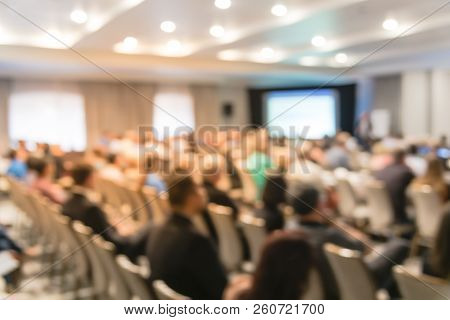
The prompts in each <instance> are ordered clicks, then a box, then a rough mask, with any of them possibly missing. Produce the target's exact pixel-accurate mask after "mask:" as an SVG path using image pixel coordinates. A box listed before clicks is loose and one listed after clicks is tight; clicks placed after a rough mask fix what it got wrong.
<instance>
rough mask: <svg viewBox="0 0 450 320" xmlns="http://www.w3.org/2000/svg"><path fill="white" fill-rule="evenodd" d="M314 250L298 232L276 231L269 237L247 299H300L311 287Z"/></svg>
mask: <svg viewBox="0 0 450 320" xmlns="http://www.w3.org/2000/svg"><path fill="white" fill-rule="evenodd" d="M312 266H313V251H312V249H311V247H310V245H309V243H308V241H307V239H306V237H305V236H304V235H303V234H302V233H300V232H297V231H280V232H274V233H272V235H271V236H270V237H269V238H268V239H267V241H266V243H265V245H264V247H263V249H262V254H261V259H260V262H259V264H258V266H257V268H256V271H255V274H254V281H253V285H252V287H251V289H250V290H249V291H248V292H246V293H245V294H244V298H245V299H255V300H263V299H264V300H272V299H276V300H280V299H281V300H297V299H299V298H301V297H302V295H303V294H304V293H305V292H306V290H307V288H308V278H309V272H310V270H311V268H312Z"/></svg>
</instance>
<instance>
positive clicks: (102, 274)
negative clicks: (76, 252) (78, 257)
mask: <svg viewBox="0 0 450 320" xmlns="http://www.w3.org/2000/svg"><path fill="white" fill-rule="evenodd" d="M72 228H73V230H74V231H75V235H76V236H77V238H78V241H79V243H80V249H82V250H84V252H85V253H86V256H87V257H88V260H89V265H90V270H91V279H92V287H93V294H94V296H95V297H96V298H98V299H107V298H109V292H108V288H109V283H108V281H109V279H108V275H107V273H106V271H105V269H104V267H103V264H102V261H101V259H100V257H99V256H98V254H97V252H96V249H95V248H94V244H93V243H92V241H93V239H92V237H93V233H92V229H91V228H89V227H87V226H85V225H84V224H82V223H81V222H79V221H74V222H73V223H72Z"/></svg>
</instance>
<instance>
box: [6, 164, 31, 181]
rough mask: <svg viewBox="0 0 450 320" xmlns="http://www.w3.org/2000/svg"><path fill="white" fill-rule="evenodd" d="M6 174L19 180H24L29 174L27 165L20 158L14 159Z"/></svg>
mask: <svg viewBox="0 0 450 320" xmlns="http://www.w3.org/2000/svg"><path fill="white" fill-rule="evenodd" d="M6 174H7V175H8V176H11V177H15V178H17V179H19V180H24V179H25V177H26V175H27V165H26V164H25V163H24V162H22V161H20V160H12V161H11V163H10V165H9V168H8V170H7V171H6Z"/></svg>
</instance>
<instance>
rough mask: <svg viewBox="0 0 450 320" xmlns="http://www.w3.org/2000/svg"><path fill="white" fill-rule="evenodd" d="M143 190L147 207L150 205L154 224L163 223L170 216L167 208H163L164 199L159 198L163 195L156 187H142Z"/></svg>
mask: <svg viewBox="0 0 450 320" xmlns="http://www.w3.org/2000/svg"><path fill="white" fill-rule="evenodd" d="M142 192H143V194H144V197H145V201H146V204H147V207H150V210H151V217H152V221H153V224H155V225H160V224H163V223H164V222H165V221H166V219H167V217H168V212H166V210H165V208H163V206H162V201H161V200H160V199H159V197H161V195H158V193H157V191H156V189H155V188H152V187H147V186H145V187H143V188H142Z"/></svg>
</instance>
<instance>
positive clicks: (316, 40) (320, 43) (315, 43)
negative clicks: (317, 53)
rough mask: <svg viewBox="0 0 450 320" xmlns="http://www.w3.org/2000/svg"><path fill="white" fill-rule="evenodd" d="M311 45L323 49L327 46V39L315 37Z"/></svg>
mask: <svg viewBox="0 0 450 320" xmlns="http://www.w3.org/2000/svg"><path fill="white" fill-rule="evenodd" d="M311 44H312V45H313V46H314V47H323V46H324V45H326V44H327V39H325V38H324V37H323V36H315V37H314V38H312V39H311Z"/></svg>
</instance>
